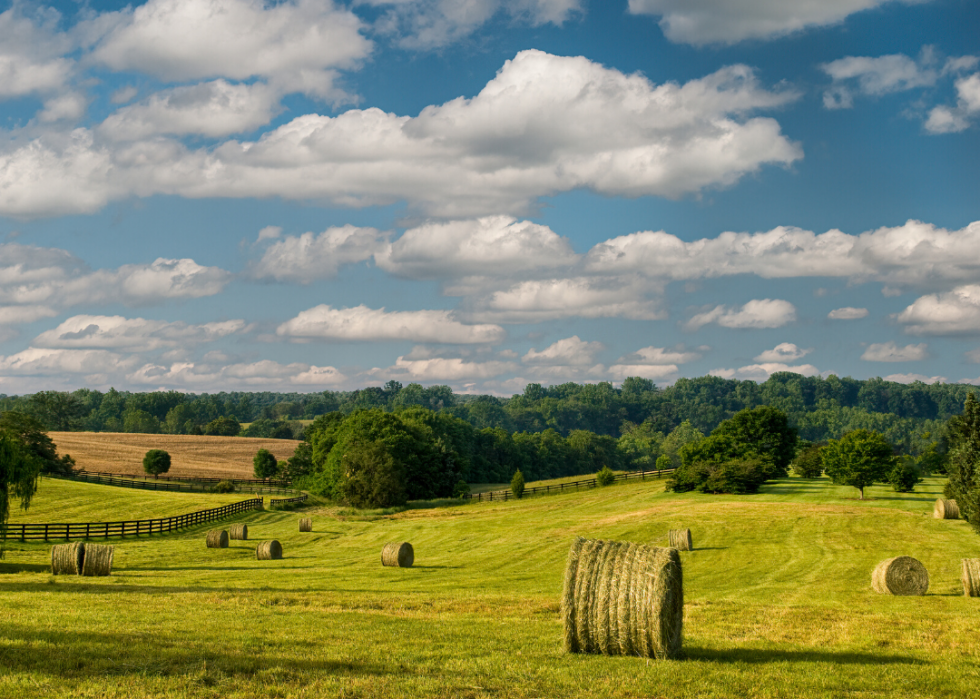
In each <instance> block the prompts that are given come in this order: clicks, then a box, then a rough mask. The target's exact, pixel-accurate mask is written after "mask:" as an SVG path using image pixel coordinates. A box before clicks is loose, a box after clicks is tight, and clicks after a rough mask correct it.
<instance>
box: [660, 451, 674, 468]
mask: <svg viewBox="0 0 980 699" xmlns="http://www.w3.org/2000/svg"><path fill="white" fill-rule="evenodd" d="M673 467H674V462H673V461H671V460H670V457H669V456H667V455H666V454H661V455H660V456H658V457H657V470H658V471H667V470H670V469H672V468H673Z"/></svg>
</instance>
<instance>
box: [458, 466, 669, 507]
mask: <svg viewBox="0 0 980 699" xmlns="http://www.w3.org/2000/svg"><path fill="white" fill-rule="evenodd" d="M673 472H674V469H672V468H665V469H656V470H652V471H630V472H629V473H618V474H616V476H615V477H614V480H617V481H645V480H647V479H652V478H660V477H661V476H663V474H665V473H673ZM598 485H599V483H598V481H597V480H596V479H595V478H587V479H585V480H581V481H569V482H568V483H555V484H553V485H536V486H534V487H532V488H525V489H524V494H523V495H521V497H524V498H526V497H531V496H534V495H551V494H552V493H570V492H572V491H573V490H580V489H585V490H588V489H590V488H596V487H598ZM468 497H469V499H470V500H477V501H479V502H483V501H484V500H485V501H487V502H494V501H497V500H502V501H504V502H506V501H507V500H514V499H515V498H514V493H513V492H511V491H510V490H509V489H508V490H491V491H489V492H486V493H470V494H469V496H468Z"/></svg>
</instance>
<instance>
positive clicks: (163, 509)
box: [10, 478, 256, 524]
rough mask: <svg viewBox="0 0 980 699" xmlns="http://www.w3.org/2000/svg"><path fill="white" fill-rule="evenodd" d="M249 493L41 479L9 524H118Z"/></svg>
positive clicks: (217, 504) (223, 502)
mask: <svg viewBox="0 0 980 699" xmlns="http://www.w3.org/2000/svg"><path fill="white" fill-rule="evenodd" d="M254 497H256V496H255V495H252V494H249V493H244V494H243V493H233V494H229V495H212V494H210V493H168V492H157V491H153V490H131V489H129V488H119V487H115V486H110V485H95V484H91V483H75V482H72V481H63V480H59V479H57V478H42V479H41V482H40V485H39V487H38V491H37V493H36V494H35V495H34V499H33V500H32V502H31V506H30V507H29V508H28V509H26V510H22V509H20V506H19V505H15V506H14V507H13V508H12V509H11V511H10V523H11V524H21V523H30V522H41V523H45V522H47V523H52V522H107V521H108V522H118V521H121V520H129V519H153V518H155V517H170V516H172V515H182V514H184V513H186V512H194V511H196V510H204V509H207V508H210V507H220V506H221V505H226V504H228V503H229V502H238V501H239V500H247V499H249V498H254Z"/></svg>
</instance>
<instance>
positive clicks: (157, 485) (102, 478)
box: [47, 471, 296, 495]
mask: <svg viewBox="0 0 980 699" xmlns="http://www.w3.org/2000/svg"><path fill="white" fill-rule="evenodd" d="M47 475H48V477H49V478H63V479H65V480H72V481H82V482H84V483H99V484H101V485H115V486H119V487H121V488H136V489H137V490H164V491H167V492H172V493H208V492H211V486H210V485H208V484H207V483H192V482H186V483H171V482H160V481H157V480H150V479H134V478H132V477H130V476H119V475H117V474H114V473H93V472H90V471H76V472H75V473H73V474H71V475H61V474H55V473H51V474H47ZM239 488H241V489H242V490H247V491H248V492H250V493H271V494H276V495H281V494H288V493H294V492H296V491H294V490H290V489H289V488H271V487H270V488H264V487H261V486H250V485H240V486H239Z"/></svg>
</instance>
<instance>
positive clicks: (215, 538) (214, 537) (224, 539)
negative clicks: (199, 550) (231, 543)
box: [207, 529, 228, 549]
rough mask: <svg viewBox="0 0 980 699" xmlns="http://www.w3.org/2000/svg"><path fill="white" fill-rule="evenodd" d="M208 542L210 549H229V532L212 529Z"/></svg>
mask: <svg viewBox="0 0 980 699" xmlns="http://www.w3.org/2000/svg"><path fill="white" fill-rule="evenodd" d="M207 541H208V548H209V549H226V548H228V532H226V531H225V530H224V529H212V530H211V531H209V532H208V539H207Z"/></svg>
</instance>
